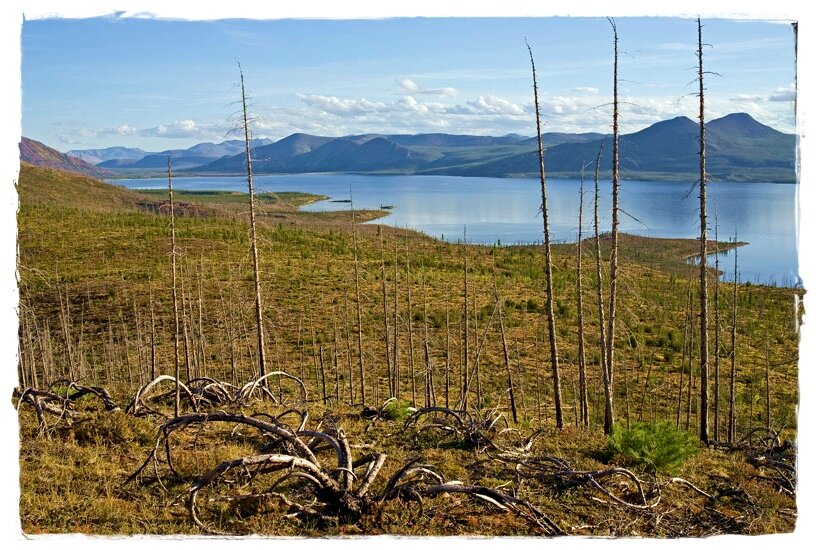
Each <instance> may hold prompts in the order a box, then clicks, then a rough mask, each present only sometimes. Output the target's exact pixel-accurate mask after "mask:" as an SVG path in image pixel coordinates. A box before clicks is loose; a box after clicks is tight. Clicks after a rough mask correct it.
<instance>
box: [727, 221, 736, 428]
mask: <svg viewBox="0 0 816 550" xmlns="http://www.w3.org/2000/svg"><path fill="white" fill-rule="evenodd" d="M736 247H737V233H736V231H735V232H734V292H733V296H732V298H731V373H730V374H731V375H730V377H729V381H728V387H729V393H728V443H733V442H734V440H735V439H736V437H737V405H736V403H737V402H736V399H737V396H736V387H735V386H736V378H737V280H738V278H739V277H738V272H737V266H738V263H737V248H736Z"/></svg>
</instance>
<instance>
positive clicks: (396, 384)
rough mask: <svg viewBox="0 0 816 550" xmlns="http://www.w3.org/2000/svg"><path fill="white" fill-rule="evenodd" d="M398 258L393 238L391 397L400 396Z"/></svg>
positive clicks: (395, 241) (395, 240)
mask: <svg viewBox="0 0 816 550" xmlns="http://www.w3.org/2000/svg"><path fill="white" fill-rule="evenodd" d="M398 267H399V257H398V256H397V238H396V235H395V236H394V362H393V365H394V377H393V380H392V383H393V387H392V389H391V397H396V398H397V399H399V396H400V368H399V288H398V287H399V284H398V283H399V279H398V276H399V271H398Z"/></svg>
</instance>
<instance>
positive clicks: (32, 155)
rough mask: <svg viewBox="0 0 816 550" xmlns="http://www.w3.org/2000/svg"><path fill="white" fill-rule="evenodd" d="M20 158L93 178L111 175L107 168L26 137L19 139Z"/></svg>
mask: <svg viewBox="0 0 816 550" xmlns="http://www.w3.org/2000/svg"><path fill="white" fill-rule="evenodd" d="M20 160H21V161H23V162H27V163H28V164H32V165H34V166H41V167H44V168H55V169H57V170H65V171H67V172H75V173H78V174H85V175H88V176H92V177H95V178H107V177H111V176H112V175H113V173H112V172H110V171H108V170H102V169H100V168H97V167H96V166H94V165H93V164H90V163H88V162H85V161H84V160H81V159H78V158H75V157H72V156H69V155H66V154H64V153H60V152H59V151H57V150H56V149H52V148H51V147H48V146H47V145H45V144H43V143H40V142H39V141H35V140H33V139H29V138H27V137H23V138H22V139H21V140H20Z"/></svg>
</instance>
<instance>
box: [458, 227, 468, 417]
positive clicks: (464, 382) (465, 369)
mask: <svg viewBox="0 0 816 550" xmlns="http://www.w3.org/2000/svg"><path fill="white" fill-rule="evenodd" d="M464 238H465V243H464V247H463V248H462V251H463V253H464V255H465V269H464V273H463V275H464V286H465V288H464V291H465V304H464V306H465V307H464V323H465V331H464V333H463V342H464V351H463V357H462V389H461V394H460V395H461V396H460V400H461V402H462V406H461V409H462V410H464V411H466V410H467V394H468V386H469V381H468V377H469V375H470V370H469V369H470V361H469V357H468V348H469V346H468V333H469V332H470V312H469V310H468V256H467V227H465V235H464Z"/></svg>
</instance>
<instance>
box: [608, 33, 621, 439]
mask: <svg viewBox="0 0 816 550" xmlns="http://www.w3.org/2000/svg"><path fill="white" fill-rule="evenodd" d="M608 21H609V24H610V25H611V26H612V35H613V48H614V66H613V67H614V68H613V77H612V253H611V256H610V259H609V324H608V326H607V331H606V370H607V377H608V378H609V386H610V391H611V388H614V380H615V321H616V319H615V310H616V305H617V297H618V225H619V221H618V211H619V206H618V205H619V199H620V197H619V195H620V152H619V150H618V134H619V132H618V29H617V26H616V25H615V20H614V19H608ZM610 412H611V411H610ZM613 423H614V419H613V418H606V416H605V417H604V432H605V433H607V434H608V433H611V432H612V425H613Z"/></svg>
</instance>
